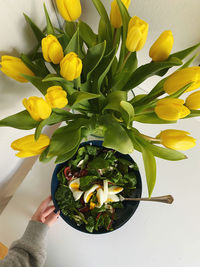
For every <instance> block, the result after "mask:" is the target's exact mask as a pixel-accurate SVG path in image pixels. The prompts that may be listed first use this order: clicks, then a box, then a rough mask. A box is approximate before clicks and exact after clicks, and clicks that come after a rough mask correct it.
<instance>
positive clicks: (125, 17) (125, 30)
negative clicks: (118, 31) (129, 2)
mask: <svg viewBox="0 0 200 267" xmlns="http://www.w3.org/2000/svg"><path fill="white" fill-rule="evenodd" d="M117 4H118V6H119V10H120V13H121V17H122V24H123V29H122V45H121V51H120V58H119V68H120V67H121V65H122V64H123V61H124V58H125V55H126V54H127V52H128V50H127V48H126V37H127V33H128V23H129V20H130V19H131V17H130V15H129V13H128V10H127V8H126V7H125V5H124V4H123V2H122V1H121V0H117Z"/></svg>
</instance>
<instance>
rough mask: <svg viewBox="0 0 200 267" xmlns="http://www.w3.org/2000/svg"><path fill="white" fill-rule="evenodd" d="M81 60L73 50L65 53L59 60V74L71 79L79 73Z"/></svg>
mask: <svg viewBox="0 0 200 267" xmlns="http://www.w3.org/2000/svg"><path fill="white" fill-rule="evenodd" d="M81 71H82V61H81V59H80V58H79V57H78V55H77V54H76V53H74V52H70V53H69V54H67V55H66V56H65V57H64V58H63V59H62V60H61V62H60V74H61V76H62V77H64V78H65V79H66V80H68V81H73V80H74V79H76V78H78V77H79V76H80V75H81Z"/></svg>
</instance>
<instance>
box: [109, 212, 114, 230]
mask: <svg viewBox="0 0 200 267" xmlns="http://www.w3.org/2000/svg"><path fill="white" fill-rule="evenodd" d="M114 216H115V209H114V208H113V210H112V217H111V221H110V223H109V225H108V226H107V230H109V228H110V227H111V226H112V223H113V221H114Z"/></svg>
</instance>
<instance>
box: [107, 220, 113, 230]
mask: <svg viewBox="0 0 200 267" xmlns="http://www.w3.org/2000/svg"><path fill="white" fill-rule="evenodd" d="M112 223H113V220H111V221H110V223H109V225H108V226H107V230H109V228H110V227H111V225H112Z"/></svg>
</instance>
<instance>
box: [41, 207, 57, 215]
mask: <svg viewBox="0 0 200 267" xmlns="http://www.w3.org/2000/svg"><path fill="white" fill-rule="evenodd" d="M54 210H55V206H54V205H51V206H49V207H47V208H46V209H45V210H44V211H43V212H42V215H43V216H44V217H47V216H49V214H50V213H52V211H54Z"/></svg>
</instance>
